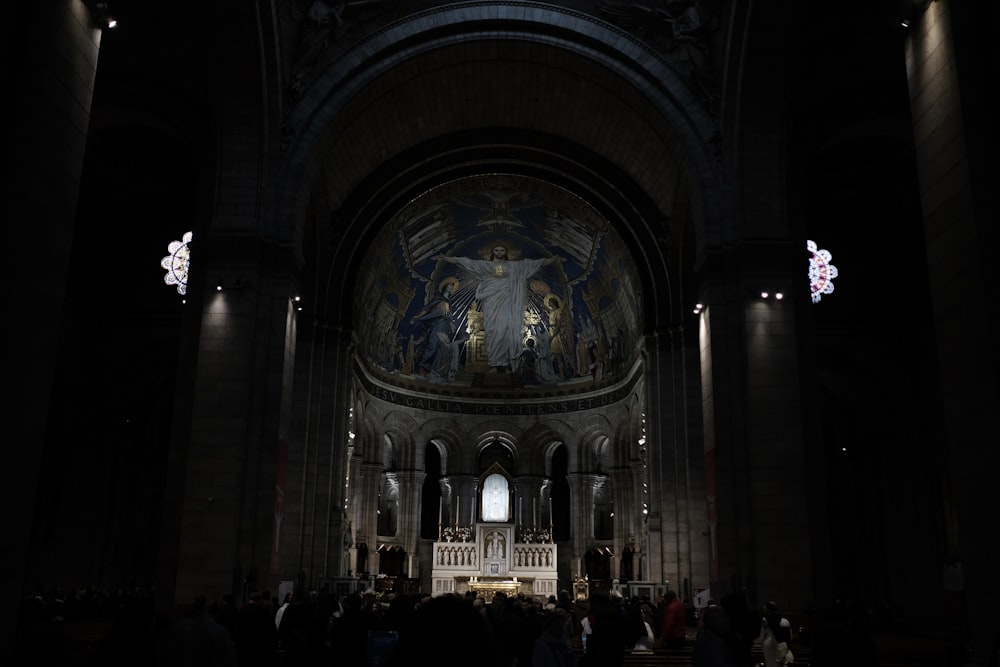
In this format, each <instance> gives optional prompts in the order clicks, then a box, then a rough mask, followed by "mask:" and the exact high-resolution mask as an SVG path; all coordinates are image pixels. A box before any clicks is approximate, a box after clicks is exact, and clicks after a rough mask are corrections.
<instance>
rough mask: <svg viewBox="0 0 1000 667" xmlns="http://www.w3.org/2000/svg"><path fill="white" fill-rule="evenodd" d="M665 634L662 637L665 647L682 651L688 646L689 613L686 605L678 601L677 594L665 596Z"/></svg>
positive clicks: (671, 592)
mask: <svg viewBox="0 0 1000 667" xmlns="http://www.w3.org/2000/svg"><path fill="white" fill-rule="evenodd" d="M663 601H664V603H665V606H664V608H663V632H662V633H661V634H660V637H661V638H662V640H663V647H664V648H667V649H680V648H684V647H685V646H686V645H687V613H686V611H685V609H684V603H683V602H681V601H680V600H678V599H677V593H675V592H674V591H667V592H665V593H664V594H663Z"/></svg>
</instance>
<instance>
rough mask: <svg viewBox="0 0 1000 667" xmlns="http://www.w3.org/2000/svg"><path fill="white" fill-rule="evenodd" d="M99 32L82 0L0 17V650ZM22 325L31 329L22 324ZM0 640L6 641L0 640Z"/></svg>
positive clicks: (18, 557)
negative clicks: (0, 554)
mask: <svg viewBox="0 0 1000 667" xmlns="http://www.w3.org/2000/svg"><path fill="white" fill-rule="evenodd" d="M100 41H101V31H100V29H99V28H98V26H97V25H96V24H95V23H94V21H93V19H92V17H91V16H90V14H89V13H88V11H87V8H86V7H85V5H84V4H83V3H82V2H80V1H79V0H52V1H50V2H19V3H10V4H8V6H6V7H4V19H3V21H0V42H2V44H3V47H0V48H2V54H3V65H0V86H2V89H3V91H4V100H5V102H4V109H5V111H6V117H7V120H6V123H5V127H6V130H7V132H6V142H5V145H4V151H3V156H4V157H3V161H2V163H0V168H2V169H3V172H2V174H0V220H3V229H4V235H5V245H7V246H8V247H9V248H12V249H17V251H15V252H9V253H6V258H5V260H4V262H5V266H4V269H5V270H4V274H5V276H6V278H7V280H6V283H5V285H4V290H3V295H4V296H3V297H2V298H3V304H2V308H3V313H4V317H3V325H2V331H3V334H2V339H0V340H2V341H3V345H2V346H0V347H2V348H3V366H2V367H3V369H4V370H3V374H4V383H3V384H4V387H5V389H4V393H3V397H4V405H5V406H6V409H7V410H8V411H5V413H4V414H5V415H8V416H9V419H8V420H5V424H6V437H5V439H7V440H8V441H9V442H12V443H15V442H16V443H21V446H17V447H10V448H8V449H9V454H10V455H11V456H12V458H10V459H8V461H7V464H8V465H9V466H10V469H11V470H16V471H17V474H16V475H10V482H9V483H8V484H5V485H4V488H5V494H4V496H5V497H6V498H7V500H6V502H5V503H4V505H5V506H6V507H10V508H17V511H12V512H10V513H9V515H8V518H7V522H8V523H7V531H6V535H7V538H6V540H5V541H6V542H7V544H8V545H10V552H9V553H8V556H9V557H10V560H9V566H7V567H4V568H3V569H2V574H0V582H2V585H0V590H3V596H4V598H3V601H2V602H0V609H2V610H3V611H2V615H0V620H2V621H3V622H2V623H0V626H2V627H3V630H2V631H0V645H3V646H12V645H14V643H15V642H14V630H15V629H16V627H17V615H18V613H19V610H20V600H21V595H22V592H23V591H22V587H23V586H24V584H25V582H26V581H29V580H31V579H33V578H34V577H31V576H25V573H26V570H27V567H28V553H29V550H28V544H29V543H30V537H31V522H32V519H33V518H34V505H35V503H34V500H35V495H36V486H37V484H38V479H39V470H40V468H41V461H42V445H41V443H43V442H45V436H46V433H45V426H44V425H45V424H46V420H47V419H48V407H49V400H50V391H51V387H52V375H53V370H54V365H55V360H56V355H55V353H54V351H55V350H56V349H57V348H58V343H59V338H58V336H59V331H60V323H61V322H62V320H63V314H64V311H63V306H64V294H65V292H66V280H67V274H68V267H69V257H70V251H71V248H72V245H73V240H74V239H73V237H74V228H75V225H76V210H77V199H78V194H79V187H80V175H81V172H82V170H83V155H84V149H85V146H86V143H87V129H88V127H89V125H90V108H91V99H92V96H93V91H94V80H95V76H96V70H97V60H98V51H99V47H100ZM28 323H30V324H28ZM4 639H6V640H7V641H4Z"/></svg>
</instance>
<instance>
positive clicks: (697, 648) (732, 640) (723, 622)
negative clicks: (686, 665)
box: [691, 605, 752, 667]
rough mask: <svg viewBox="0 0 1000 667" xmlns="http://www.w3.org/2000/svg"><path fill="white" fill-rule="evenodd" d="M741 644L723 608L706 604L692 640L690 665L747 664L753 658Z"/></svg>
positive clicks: (720, 666) (721, 666)
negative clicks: (699, 624) (699, 625)
mask: <svg viewBox="0 0 1000 667" xmlns="http://www.w3.org/2000/svg"><path fill="white" fill-rule="evenodd" d="M742 644H743V642H742V640H741V639H740V638H739V635H738V634H737V633H735V632H734V631H733V627H732V621H731V619H730V618H729V614H728V613H727V612H726V610H725V608H723V607H720V606H718V605H713V606H710V607H707V608H706V609H705V613H704V614H703V619H702V624H701V628H700V629H699V630H698V636H697V638H696V639H695V640H694V649H693V651H692V653H691V664H692V665H693V667H750V665H751V664H752V659H751V657H750V654H749V653H746V652H744V650H743V645H742Z"/></svg>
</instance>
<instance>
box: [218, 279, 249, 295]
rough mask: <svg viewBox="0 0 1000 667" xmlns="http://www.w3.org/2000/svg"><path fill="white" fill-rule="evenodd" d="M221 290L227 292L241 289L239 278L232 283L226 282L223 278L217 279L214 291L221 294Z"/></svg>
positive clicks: (241, 284)
mask: <svg viewBox="0 0 1000 667" xmlns="http://www.w3.org/2000/svg"><path fill="white" fill-rule="evenodd" d="M223 289H227V290H238V289H243V281H242V280H240V279H239V278H236V279H234V280H233V281H232V282H226V279H225V278H219V280H218V282H216V283H215V291H216V292H221V291H222V290H223Z"/></svg>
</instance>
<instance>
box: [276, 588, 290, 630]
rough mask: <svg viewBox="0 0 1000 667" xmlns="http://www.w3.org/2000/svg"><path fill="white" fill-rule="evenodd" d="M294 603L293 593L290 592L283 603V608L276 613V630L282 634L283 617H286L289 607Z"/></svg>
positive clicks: (286, 594) (279, 608)
mask: <svg viewBox="0 0 1000 667" xmlns="http://www.w3.org/2000/svg"><path fill="white" fill-rule="evenodd" d="M291 603H292V593H291V591H289V592H288V593H285V600H284V602H282V603H281V606H280V607H278V609H277V610H276V611H275V612H274V629H275V630H277V631H278V632H279V633H280V632H281V617H282V616H284V615H285V610H286V609H288V605H290V604H291Z"/></svg>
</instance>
